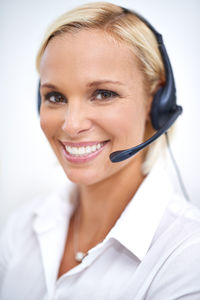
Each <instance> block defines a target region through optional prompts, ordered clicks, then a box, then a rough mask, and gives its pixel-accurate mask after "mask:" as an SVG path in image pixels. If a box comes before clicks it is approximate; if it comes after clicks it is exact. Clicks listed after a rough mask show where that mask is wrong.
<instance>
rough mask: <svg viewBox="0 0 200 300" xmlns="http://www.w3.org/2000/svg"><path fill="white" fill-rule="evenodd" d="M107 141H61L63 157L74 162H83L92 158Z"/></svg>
mask: <svg viewBox="0 0 200 300" xmlns="http://www.w3.org/2000/svg"><path fill="white" fill-rule="evenodd" d="M107 142H108V141H104V142H82V143H68V142H62V145H63V152H64V156H65V158H66V159H67V160H68V161H70V162H74V163H84V162H88V161H90V160H92V159H94V158H95V157H96V156H98V155H99V154H100V153H101V151H102V150H103V149H104V147H105V145H106V144H107Z"/></svg>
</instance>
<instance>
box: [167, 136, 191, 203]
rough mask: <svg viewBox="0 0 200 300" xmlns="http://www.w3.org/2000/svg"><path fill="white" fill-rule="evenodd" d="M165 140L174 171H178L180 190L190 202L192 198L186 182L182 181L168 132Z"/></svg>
mask: <svg viewBox="0 0 200 300" xmlns="http://www.w3.org/2000/svg"><path fill="white" fill-rule="evenodd" d="M165 138H166V142H167V148H168V151H169V154H170V157H171V160H172V163H173V166H174V169H175V171H176V175H177V178H178V182H179V185H180V188H181V190H182V193H183V195H184V197H185V198H186V200H187V201H190V197H189V196H188V193H187V190H186V187H185V185H184V182H183V179H182V176H181V173H180V170H179V167H178V165H177V162H176V160H175V158H174V155H173V152H172V149H171V147H170V142H169V136H168V132H165Z"/></svg>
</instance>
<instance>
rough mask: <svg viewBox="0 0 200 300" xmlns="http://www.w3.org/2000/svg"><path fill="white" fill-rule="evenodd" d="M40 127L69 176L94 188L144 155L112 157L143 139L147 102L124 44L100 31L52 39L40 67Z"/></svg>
mask: <svg viewBox="0 0 200 300" xmlns="http://www.w3.org/2000/svg"><path fill="white" fill-rule="evenodd" d="M40 76H41V97H42V104H41V110H40V118H41V127H42V129H43V131H44V133H45V135H46V137H47V139H48V140H49V143H50V144H51V146H52V148H53V150H54V152H55V154H56V156H57V157H58V160H59V162H60V164H61V165H62V167H63V169H64V171H65V173H66V175H67V176H68V178H69V179H70V180H71V181H73V182H76V183H78V184H84V185H91V184H95V183H99V182H101V181H103V180H106V179H108V178H112V177H113V178H114V176H116V174H119V173H120V172H122V171H123V170H125V169H126V175H127V176H128V172H129V171H128V170H133V169H134V168H135V170H136V173H139V172H141V171H140V170H141V168H140V167H141V163H142V156H141V154H140V153H138V154H137V155H136V156H134V157H132V158H130V159H128V160H126V161H123V162H120V163H114V164H113V163H112V162H111V161H110V159H109V155H110V153H112V152H113V151H117V150H122V149H126V148H129V147H133V146H134V145H137V144H139V143H141V142H142V141H143V139H144V132H145V126H146V120H147V118H148V105H147V104H148V103H149V102H150V101H148V99H147V96H146V94H145V90H144V87H143V77H142V73H141V71H140V70H139V68H138V66H137V61H136V58H135V57H134V55H133V53H132V52H131V51H130V50H129V49H128V47H127V46H126V45H123V44H119V43H117V42H116V41H114V40H113V39H112V38H111V37H110V36H108V35H106V34H105V33H104V32H103V31H101V30H82V31H80V32H78V33H75V34H68V33H67V34H63V35H61V36H57V37H54V38H53V39H52V40H51V41H50V42H49V44H48V45H47V47H46V49H45V51H44V54H43V56H42V58H41V63H40Z"/></svg>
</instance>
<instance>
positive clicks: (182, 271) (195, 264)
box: [147, 198, 200, 300]
mask: <svg viewBox="0 0 200 300" xmlns="http://www.w3.org/2000/svg"><path fill="white" fill-rule="evenodd" d="M162 226H163V228H164V230H163V229H162V230H160V232H161V233H160V235H159V237H158V238H157V241H156V242H155V244H159V243H160V250H161V251H160V253H159V255H160V258H159V257H158V259H157V260H158V261H160V263H159V265H158V268H157V270H156V272H155V274H154V277H153V280H152V282H151V285H150V288H149V292H148V296H149V297H150V298H149V299H155V300H157V299H161V298H162V299H164V300H165V299H179V298H181V299H188V300H189V299H194V300H195V299H200V284H199V283H200V210H199V209H198V208H197V207H195V206H194V205H192V204H191V203H188V202H186V201H184V200H183V199H182V198H176V199H175V200H174V201H173V202H171V203H170V204H169V205H168V207H167V210H166V213H165V215H164V217H163V223H162ZM147 299H148V298H147Z"/></svg>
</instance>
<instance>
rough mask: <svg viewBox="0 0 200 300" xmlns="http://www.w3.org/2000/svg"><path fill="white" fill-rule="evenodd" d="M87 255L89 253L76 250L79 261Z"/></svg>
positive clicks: (76, 257) (76, 258)
mask: <svg viewBox="0 0 200 300" xmlns="http://www.w3.org/2000/svg"><path fill="white" fill-rule="evenodd" d="M86 255H87V253H84V252H81V251H78V252H76V254H75V260H76V261H77V262H82V261H83V259H84V257H86Z"/></svg>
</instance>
